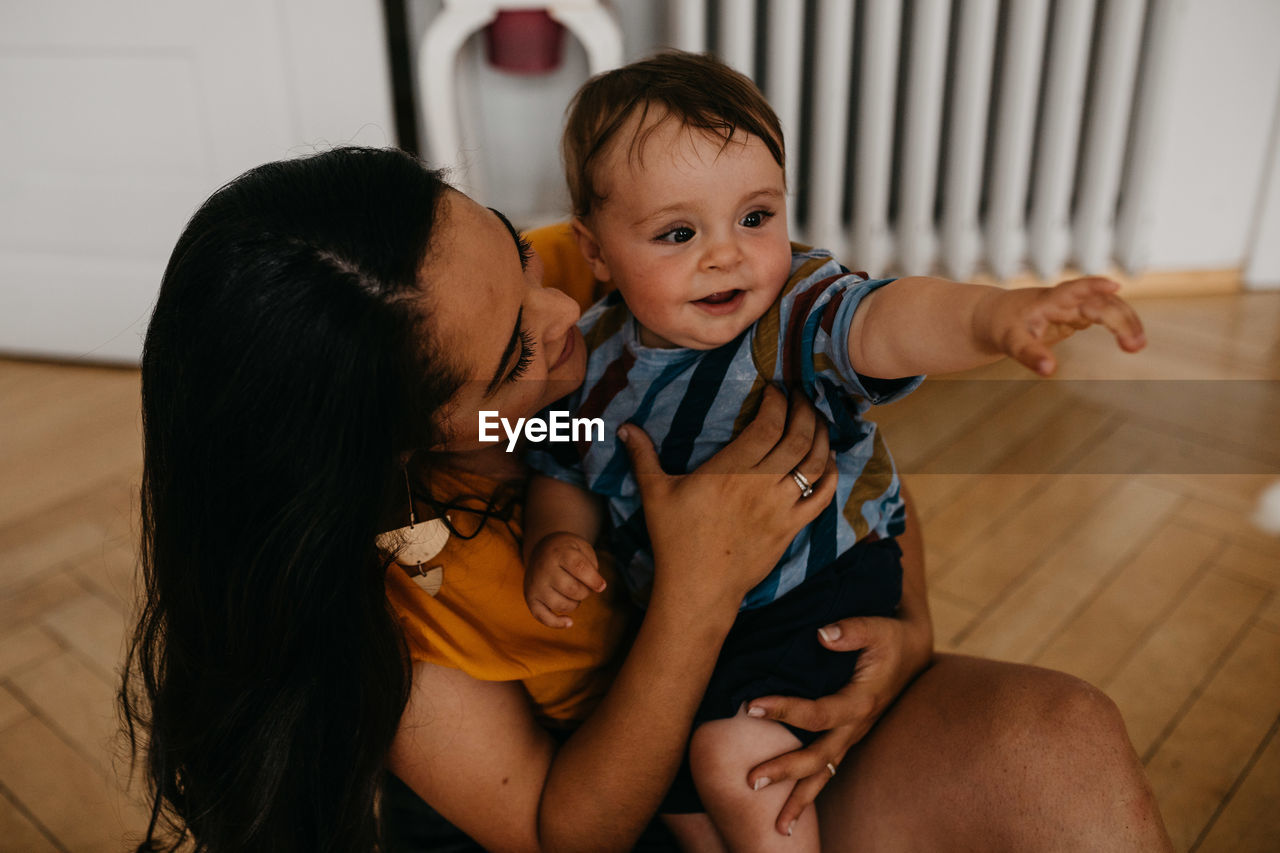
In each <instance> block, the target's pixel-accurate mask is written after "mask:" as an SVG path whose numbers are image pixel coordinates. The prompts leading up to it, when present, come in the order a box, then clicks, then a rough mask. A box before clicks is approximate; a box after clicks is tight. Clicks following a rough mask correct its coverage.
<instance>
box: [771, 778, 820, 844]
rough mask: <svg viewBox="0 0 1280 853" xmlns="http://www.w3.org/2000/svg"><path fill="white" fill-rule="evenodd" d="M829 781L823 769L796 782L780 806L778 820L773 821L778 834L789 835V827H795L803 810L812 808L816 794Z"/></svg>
mask: <svg viewBox="0 0 1280 853" xmlns="http://www.w3.org/2000/svg"><path fill="white" fill-rule="evenodd" d="M831 779H832V776H831V774H830V773H829V772H828V771H827V768H826V767H823V768H822V769H821V770H819V771H818V772H817V773H814V774H813V775H811V776H806V777H805V778H803V779H801V780H799V781H797V782H796V784H795V787H794V788H792V789H791V795H790V796H788V797H787V801H786V802H785V803H783V804H782V811H780V812H778V819H777V820H776V821H774V824H773V826H774V829H776V830H777V831H778V834H780V835H790V834H791V827H793V826H795V823H796V821H797V820H799V818H800V815H802V814H804V810H805V809H807V808H811V807H812V806H813V801H814V800H816V799H817V798H818V794H820V793H822V789H823V788H824V787H826V785H827V783H828V782H830V781H831Z"/></svg>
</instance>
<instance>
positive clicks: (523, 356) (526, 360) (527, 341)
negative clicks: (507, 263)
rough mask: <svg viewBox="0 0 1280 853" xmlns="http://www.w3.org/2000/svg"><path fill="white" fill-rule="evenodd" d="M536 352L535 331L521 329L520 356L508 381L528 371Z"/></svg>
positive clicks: (522, 255) (509, 374)
mask: <svg viewBox="0 0 1280 853" xmlns="http://www.w3.org/2000/svg"><path fill="white" fill-rule="evenodd" d="M521 257H522V258H523V257H524V254H523V252H522V253H521ZM534 352H535V351H534V340H533V333H532V332H530V331H529V330H528V329H521V330H520V358H518V359H516V366H515V367H513V368H512V369H511V372H510V373H508V374H507V381H508V382H515V381H516V380H517V379H519V378H520V377H522V376H524V375H525V373H526V372H528V370H529V366H530V365H531V364H533V356H534Z"/></svg>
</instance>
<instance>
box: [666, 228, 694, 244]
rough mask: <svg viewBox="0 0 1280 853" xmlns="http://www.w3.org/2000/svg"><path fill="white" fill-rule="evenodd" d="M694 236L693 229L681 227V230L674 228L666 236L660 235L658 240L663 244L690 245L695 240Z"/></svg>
mask: <svg viewBox="0 0 1280 853" xmlns="http://www.w3.org/2000/svg"><path fill="white" fill-rule="evenodd" d="M693 234H694V231H693V229H692V228H686V227H685V226H683V225H681V226H680V227H679V228H672V229H671V230H670V231H667V232H666V233H664V234H659V235H658V240H659V241H660V242H663V243H688V242H689V241H690V240H692V239H693Z"/></svg>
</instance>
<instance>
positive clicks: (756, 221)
mask: <svg viewBox="0 0 1280 853" xmlns="http://www.w3.org/2000/svg"><path fill="white" fill-rule="evenodd" d="M771 216H773V213H772V212H771V211H768V210H753V211H751V212H750V213H748V214H747V215H746V216H744V217H742V221H741V223H740V224H741V225H743V226H745V227H747V228H759V227H760V226H761V225H764V224H765V222H767V221H768V220H769V217H771Z"/></svg>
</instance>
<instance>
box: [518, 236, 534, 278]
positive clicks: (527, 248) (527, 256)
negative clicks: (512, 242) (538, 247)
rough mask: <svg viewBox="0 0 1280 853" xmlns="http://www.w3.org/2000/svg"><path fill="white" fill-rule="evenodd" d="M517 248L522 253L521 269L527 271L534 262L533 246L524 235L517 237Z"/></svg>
mask: <svg viewBox="0 0 1280 853" xmlns="http://www.w3.org/2000/svg"><path fill="white" fill-rule="evenodd" d="M516 248H517V249H518V250H519V252H520V269H522V270H527V269H528V268H529V262H530V261H532V260H533V244H532V243H530V242H529V238H527V237H525V236H524V235H523V234H517V235H516Z"/></svg>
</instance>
